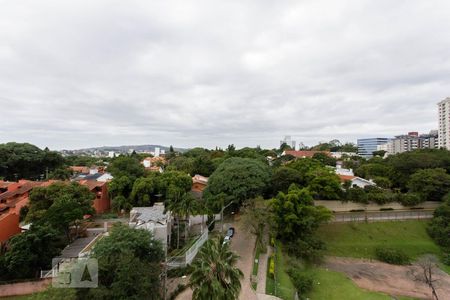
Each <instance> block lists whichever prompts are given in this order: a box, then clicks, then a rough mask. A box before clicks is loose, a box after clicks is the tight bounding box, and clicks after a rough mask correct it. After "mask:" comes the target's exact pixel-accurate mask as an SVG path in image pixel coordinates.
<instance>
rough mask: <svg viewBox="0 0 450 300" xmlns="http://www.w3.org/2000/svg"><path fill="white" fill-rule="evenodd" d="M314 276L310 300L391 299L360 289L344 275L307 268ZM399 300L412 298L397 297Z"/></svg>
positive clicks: (384, 295)
mask: <svg viewBox="0 0 450 300" xmlns="http://www.w3.org/2000/svg"><path fill="white" fill-rule="evenodd" d="M308 270H309V272H311V273H312V274H314V278H315V280H314V289H313V290H312V292H311V293H309V294H308V295H307V297H308V298H310V299H312V300H341V299H345V300H359V299H364V300H391V299H392V297H390V296H388V295H386V294H382V293H376V292H369V291H366V290H363V289H360V288H359V287H358V286H357V285H356V284H354V283H353V281H351V280H350V279H349V278H347V277H346V276H345V275H344V274H342V273H339V272H333V271H328V270H326V269H323V268H315V267H311V268H308ZM397 299H399V300H408V299H412V298H408V297H398V298H397Z"/></svg>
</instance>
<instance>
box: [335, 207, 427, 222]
mask: <svg viewBox="0 0 450 300" xmlns="http://www.w3.org/2000/svg"><path fill="white" fill-rule="evenodd" d="M433 212H434V211H433V210H407V211H398V210H392V211H366V212H345V213H335V214H334V217H333V220H332V222H367V221H372V222H375V221H402V220H421V219H431V218H432V217H433Z"/></svg>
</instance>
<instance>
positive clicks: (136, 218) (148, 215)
mask: <svg viewBox="0 0 450 300" xmlns="http://www.w3.org/2000/svg"><path fill="white" fill-rule="evenodd" d="M129 225H130V227H133V228H143V229H146V230H148V231H150V232H151V233H152V234H153V236H154V237H155V238H156V239H158V240H160V241H161V242H162V244H163V246H164V247H165V248H166V249H167V246H168V245H170V237H171V232H172V216H171V213H170V211H168V212H166V213H164V203H155V205H153V206H152V207H133V208H132V209H131V211H130V223H129Z"/></svg>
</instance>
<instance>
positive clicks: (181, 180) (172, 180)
mask: <svg viewBox="0 0 450 300" xmlns="http://www.w3.org/2000/svg"><path fill="white" fill-rule="evenodd" d="M170 185H174V186H176V187H178V188H180V189H181V190H183V191H185V192H187V191H190V190H191V188H192V177H191V176H189V175H188V174H186V173H183V172H179V171H166V172H164V173H162V174H161V175H160V176H159V190H158V192H159V193H160V194H162V195H164V196H166V197H167V193H168V188H169V186H170Z"/></svg>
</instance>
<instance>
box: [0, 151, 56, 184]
mask: <svg viewBox="0 0 450 300" xmlns="http://www.w3.org/2000/svg"><path fill="white" fill-rule="evenodd" d="M63 164H64V158H63V157H62V156H61V155H60V154H59V153H57V152H54V151H50V150H48V149H45V150H41V149H40V148H38V147H36V146H34V145H31V144H28V143H6V144H0V178H1V177H3V178H4V179H6V180H17V179H32V180H37V179H44V178H45V176H46V173H47V172H51V171H53V170H55V169H57V168H60V167H62V166H63Z"/></svg>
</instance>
